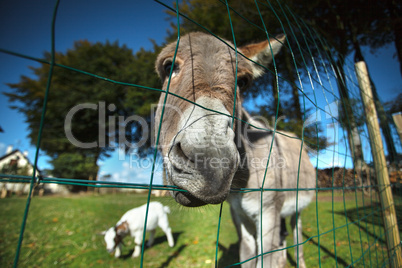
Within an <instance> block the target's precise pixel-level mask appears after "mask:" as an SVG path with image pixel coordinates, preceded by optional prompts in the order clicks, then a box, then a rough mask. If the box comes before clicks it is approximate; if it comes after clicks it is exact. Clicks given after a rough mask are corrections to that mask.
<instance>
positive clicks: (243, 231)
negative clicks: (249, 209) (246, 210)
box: [230, 205, 257, 268]
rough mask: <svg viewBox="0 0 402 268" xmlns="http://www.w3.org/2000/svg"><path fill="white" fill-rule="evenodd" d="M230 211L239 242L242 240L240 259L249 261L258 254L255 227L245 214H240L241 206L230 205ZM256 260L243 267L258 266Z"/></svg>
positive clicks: (251, 267) (252, 267)
mask: <svg viewBox="0 0 402 268" xmlns="http://www.w3.org/2000/svg"><path fill="white" fill-rule="evenodd" d="M230 211H231V215H232V220H233V223H234V225H235V226H236V230H237V234H238V237H239V242H240V254H239V261H240V262H243V261H247V260H248V259H250V258H253V257H255V255H256V254H257V248H256V242H255V238H254V235H255V229H253V228H254V226H253V224H252V223H251V222H249V223H248V224H247V220H246V218H245V215H243V217H242V216H240V214H241V213H242V211H241V208H240V207H237V206H236V208H234V206H232V205H231V206H230ZM255 265H256V260H255V259H252V260H249V261H247V262H245V263H244V264H242V265H241V267H242V268H246V267H250V268H254V267H256V266H255Z"/></svg>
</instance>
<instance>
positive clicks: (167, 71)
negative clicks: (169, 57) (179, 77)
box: [163, 61, 177, 76]
mask: <svg viewBox="0 0 402 268" xmlns="http://www.w3.org/2000/svg"><path fill="white" fill-rule="evenodd" d="M172 68H173V72H174V71H175V70H176V69H177V65H176V63H175V64H172V62H171V61H167V62H165V63H164V65H163V69H164V70H165V74H166V75H167V76H169V75H170V72H171V71H172Z"/></svg>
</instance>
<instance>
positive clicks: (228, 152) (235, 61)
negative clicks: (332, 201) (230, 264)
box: [155, 33, 315, 267]
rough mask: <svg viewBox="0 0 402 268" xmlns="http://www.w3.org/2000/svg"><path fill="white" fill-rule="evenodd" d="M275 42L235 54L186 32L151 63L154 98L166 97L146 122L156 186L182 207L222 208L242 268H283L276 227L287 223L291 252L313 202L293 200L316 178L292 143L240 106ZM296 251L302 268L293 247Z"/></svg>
mask: <svg viewBox="0 0 402 268" xmlns="http://www.w3.org/2000/svg"><path fill="white" fill-rule="evenodd" d="M284 40H285V36H284V35H280V36H277V37H276V38H275V39H271V40H269V42H268V40H267V41H264V42H261V43H255V44H251V45H247V46H244V47H239V48H237V50H236V49H235V48H234V46H233V45H232V44H231V43H230V42H228V41H222V40H219V39H218V38H215V37H213V36H210V35H207V34H204V33H190V34H188V35H185V36H183V37H181V39H180V42H179V43H178V44H177V43H176V42H174V43H172V44H169V45H167V46H166V47H165V48H164V49H163V50H162V51H161V53H160V54H159V56H158V58H157V61H156V71H157V72H158V74H159V76H160V78H161V80H162V81H163V89H164V90H169V92H170V93H173V94H168V95H167V96H166V93H162V94H161V97H160V101H159V105H158V108H157V111H156V117H155V122H156V127H155V130H156V134H157V133H158V131H159V122H160V119H162V122H161V128H160V139H159V144H158V149H159V150H160V151H161V153H162V155H163V158H164V166H165V170H166V175H167V176H166V181H165V183H166V184H168V185H175V186H177V187H178V188H179V189H183V190H186V191H172V195H173V197H174V198H175V200H176V201H177V202H178V203H180V204H182V205H184V206H189V207H196V206H202V205H206V204H219V203H222V202H223V201H224V200H227V201H228V202H229V203H230V209H231V214H232V219H233V222H234V224H235V226H236V228H237V232H238V236H239V240H240V255H239V258H240V261H241V262H244V263H243V264H242V266H243V267H260V266H261V264H263V265H264V267H284V266H285V264H286V250H278V249H281V248H284V247H286V242H285V240H284V238H285V234H286V230H285V229H284V228H283V227H284V218H285V217H287V216H291V217H292V218H291V224H292V227H293V236H294V241H295V244H296V243H297V242H298V243H301V242H302V232H301V231H302V223H301V218H300V213H301V211H302V209H304V208H305V207H306V206H307V205H308V204H309V202H310V200H311V198H312V196H313V194H314V192H313V191H307V190H303V189H302V190H300V191H296V188H314V187H315V169H314V168H313V166H312V164H311V163H310V161H309V157H308V155H307V153H306V151H305V150H304V149H303V148H302V143H301V142H300V140H299V139H297V138H296V137H295V136H294V135H292V134H290V133H284V132H280V133H279V132H276V133H274V132H272V131H268V130H267V126H266V125H264V124H262V123H261V122H260V121H257V120H255V119H253V118H252V117H251V116H250V115H249V114H248V113H247V112H246V111H245V109H244V108H243V107H242V102H241V97H240V96H241V94H240V91H242V90H246V89H247V87H248V86H249V85H250V83H251V82H252V80H253V79H254V78H257V77H259V76H261V75H262V74H263V73H264V69H265V68H264V67H263V66H267V65H268V64H269V63H270V62H271V61H272V57H273V56H272V54H273V55H275V54H276V53H278V52H279V50H280V49H281V46H282V42H284ZM177 45H178V47H177V53H175V51H176V46H177ZM187 100H188V101H187ZM162 111H163V114H162ZM239 119H241V120H239ZM237 188H253V189H262V188H263V189H264V191H262V192H261V191H246V192H239V191H236V189H237ZM231 189H232V191H230V190H231ZM271 189H294V190H290V191H289V190H287V191H275V190H271ZM296 196H297V197H298V198H297V200H296ZM281 226H282V228H281ZM296 227H297V228H296ZM295 251H296V256H295V257H296V260H297V261H298V263H299V267H305V263H304V259H303V250H302V245H298V250H295ZM297 252H298V254H297Z"/></svg>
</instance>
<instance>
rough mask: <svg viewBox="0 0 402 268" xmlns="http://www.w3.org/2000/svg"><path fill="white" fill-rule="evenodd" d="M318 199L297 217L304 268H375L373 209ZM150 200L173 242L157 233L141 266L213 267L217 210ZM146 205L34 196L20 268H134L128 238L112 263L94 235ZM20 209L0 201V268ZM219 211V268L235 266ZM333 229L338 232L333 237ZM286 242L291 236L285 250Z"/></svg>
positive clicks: (381, 253)
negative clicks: (162, 212) (162, 207)
mask: <svg viewBox="0 0 402 268" xmlns="http://www.w3.org/2000/svg"><path fill="white" fill-rule="evenodd" d="M319 196H321V194H320V195H319ZM323 196H324V200H320V201H319V202H318V203H317V204H318V205H316V202H313V203H312V204H310V206H309V207H308V208H307V209H306V210H305V211H304V212H303V214H302V219H303V238H302V239H300V242H305V243H304V252H305V260H306V264H307V266H308V267H319V265H320V264H321V267H336V266H337V265H338V267H345V266H348V265H350V264H351V263H352V262H353V263H354V267H370V266H371V267H378V266H380V267H381V266H382V263H383V262H384V259H387V252H386V247H385V244H384V239H385V238H384V231H383V229H382V227H381V224H382V223H381V214H380V207H379V206H378V204H376V203H370V204H368V201H367V200H369V199H366V200H365V204H364V206H363V204H362V200H360V199H361V198H359V200H358V202H357V204H358V208H359V212H358V213H357V210H356V200H355V199H354V198H355V196H354V194H349V195H348V196H347V200H346V201H345V203H344V202H343V200H342V195H341V196H339V195H338V196H337V197H338V199H341V200H339V201H336V202H334V203H332V200H331V195H330V194H323ZM327 199H328V200H327ZM154 200H158V201H161V202H162V203H164V204H166V205H169V206H170V208H171V214H170V215H169V222H170V226H171V228H172V232H173V236H174V238H175V242H176V244H175V246H174V247H173V248H170V247H169V246H168V245H167V241H166V237H165V236H164V234H163V232H162V231H161V230H157V233H156V239H155V244H154V246H153V247H151V248H148V249H146V251H145V254H144V267H214V266H215V249H216V239H217V230H218V221H219V206H207V207H203V208H196V209H189V208H182V207H179V206H178V205H177V204H176V203H175V202H174V200H173V199H171V198H166V197H165V198H154V197H153V198H152V201H154ZM145 202H146V195H138V194H137V195H134V194H131V195H130V194H120V195H84V196H71V197H34V198H33V200H32V203H31V208H30V211H29V216H28V220H27V225H26V231H25V235H24V240H23V243H22V248H21V253H20V260H19V267H50V266H55V265H57V266H58V267H67V266H68V267H139V266H140V258H137V259H132V258H131V256H130V254H131V253H132V250H133V247H134V245H133V241H132V239H131V238H126V240H125V243H126V246H125V247H123V252H122V255H123V257H122V258H119V259H115V258H114V257H113V256H111V255H109V254H108V253H107V252H106V249H105V245H104V242H103V237H102V236H100V235H97V233H99V232H101V231H103V230H105V229H107V228H108V227H110V226H113V225H114V224H115V223H116V222H117V221H118V220H119V218H120V217H121V215H122V214H123V213H124V212H125V211H127V210H128V209H130V208H133V207H136V206H139V205H142V204H144V203H145ZM25 203H26V199H25V198H19V197H12V198H7V199H2V200H0V226H1V228H0V267H11V266H12V264H13V261H14V257H15V250H16V248H17V242H18V237H19V232H20V225H21V221H22V217H23V212H24V208H25ZM223 208H224V209H223V212H222V221H221V228H220V236H219V251H218V264H219V267H224V266H227V265H230V264H233V263H236V262H238V257H237V252H238V244H237V241H238V238H237V233H236V230H235V228H234V226H233V224H232V221H231V217H230V213H229V205H228V204H227V203H225V204H224V206H223ZM317 210H318V215H319V221H318V228H319V233H320V235H319V236H318V232H317V217H316V211H317ZM332 211H334V213H332ZM345 211H346V216H345ZM359 219H361V220H360V221H359ZM334 227H335V228H339V229H337V230H335V237H334V232H333V228H334ZM288 230H289V231H290V228H289V229H288ZM348 233H349V235H348ZM292 244H293V242H292V237H291V235H290V236H289V237H288V239H287V245H288V246H291V245H292ZM334 245H335V247H334ZM293 250H294V248H292V249H289V250H288V266H289V267H293V266H295V265H296V264H295V260H294V257H293ZM335 250H336V252H335ZM319 255H320V258H318V256H319ZM362 256H363V257H362ZM352 257H353V260H352ZM336 260H337V265H336Z"/></svg>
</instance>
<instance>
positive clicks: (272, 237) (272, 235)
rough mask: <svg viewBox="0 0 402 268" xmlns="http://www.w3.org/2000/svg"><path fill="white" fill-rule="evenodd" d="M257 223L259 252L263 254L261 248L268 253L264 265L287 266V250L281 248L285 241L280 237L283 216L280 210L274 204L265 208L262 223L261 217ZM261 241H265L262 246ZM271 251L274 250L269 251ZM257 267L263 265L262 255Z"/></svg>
mask: <svg viewBox="0 0 402 268" xmlns="http://www.w3.org/2000/svg"><path fill="white" fill-rule="evenodd" d="M257 224H258V225H257V226H256V229H257V238H256V240H257V247H258V248H257V250H258V253H259V254H261V249H262V253H263V254H264V253H266V254H264V256H263V259H262V260H263V265H264V267H285V265H286V250H279V249H281V248H283V244H282V245H281V243H283V241H281V239H280V232H281V217H280V216H279V212H278V211H277V210H276V208H275V207H274V206H271V207H268V208H265V209H264V211H263V215H262V224H261V218H260V219H259V220H258V223H257ZM261 227H262V228H261ZM261 232H262V233H261ZM261 234H262V241H261V238H260V237H261ZM261 242H263V244H262V248H261ZM270 251H273V252H271V253H268V252H270ZM256 267H261V257H258V259H257V266H256Z"/></svg>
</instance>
